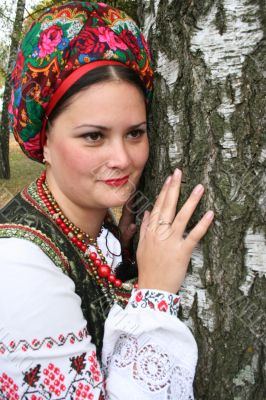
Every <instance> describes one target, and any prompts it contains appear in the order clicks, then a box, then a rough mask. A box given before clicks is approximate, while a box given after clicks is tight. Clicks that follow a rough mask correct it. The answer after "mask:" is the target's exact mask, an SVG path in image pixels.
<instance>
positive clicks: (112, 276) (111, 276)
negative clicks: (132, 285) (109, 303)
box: [108, 274, 116, 283]
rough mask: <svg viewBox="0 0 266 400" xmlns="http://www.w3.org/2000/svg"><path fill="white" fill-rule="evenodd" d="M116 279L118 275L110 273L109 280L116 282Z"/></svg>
mask: <svg viewBox="0 0 266 400" xmlns="http://www.w3.org/2000/svg"><path fill="white" fill-rule="evenodd" d="M115 280H116V277H115V275H114V274H110V275H109V276H108V281H109V282H111V283H114V282H115Z"/></svg>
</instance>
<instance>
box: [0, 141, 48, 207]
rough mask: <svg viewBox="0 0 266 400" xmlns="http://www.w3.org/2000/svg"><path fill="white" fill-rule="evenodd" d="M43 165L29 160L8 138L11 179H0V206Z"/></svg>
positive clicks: (33, 176) (36, 173) (40, 169)
mask: <svg viewBox="0 0 266 400" xmlns="http://www.w3.org/2000/svg"><path fill="white" fill-rule="evenodd" d="M42 169H43V166H42V165H41V164H39V163H37V162H35V161H32V160H30V159H29V158H27V157H26V155H25V154H24V153H23V152H22V150H21V149H20V147H19V145H18V144H17V142H16V141H15V140H14V139H13V138H12V139H11V140H10V170H11V179H9V180H6V179H0V208H1V207H3V206H4V205H5V204H6V203H7V202H8V201H9V200H11V198H12V197H13V196H15V194H17V193H18V192H20V191H21V190H22V189H23V188H24V187H25V186H26V185H28V184H29V183H30V182H32V181H33V180H34V179H35V178H37V176H38V175H39V174H40V173H41V171H42Z"/></svg>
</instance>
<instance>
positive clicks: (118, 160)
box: [106, 142, 131, 170]
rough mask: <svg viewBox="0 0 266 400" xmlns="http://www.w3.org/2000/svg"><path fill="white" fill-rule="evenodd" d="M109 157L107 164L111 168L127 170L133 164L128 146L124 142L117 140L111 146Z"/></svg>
mask: <svg viewBox="0 0 266 400" xmlns="http://www.w3.org/2000/svg"><path fill="white" fill-rule="evenodd" d="M108 156H109V159H108V160H107V163H106V165H107V166H108V167H109V168H117V169H121V170H126V169H127V168H128V167H129V165H130V164H131V158H130V154H129V151H128V148H127V146H126V144H125V143H123V142H115V143H114V144H113V145H112V146H110V148H109V154H108Z"/></svg>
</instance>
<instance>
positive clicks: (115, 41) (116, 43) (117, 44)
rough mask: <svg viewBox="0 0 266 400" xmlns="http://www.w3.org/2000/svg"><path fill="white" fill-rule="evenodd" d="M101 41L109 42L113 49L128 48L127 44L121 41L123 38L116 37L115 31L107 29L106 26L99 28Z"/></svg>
mask: <svg viewBox="0 0 266 400" xmlns="http://www.w3.org/2000/svg"><path fill="white" fill-rule="evenodd" d="M99 41H100V42H101V43H108V46H109V47H110V49H112V50H117V49H122V50H126V49H127V46H126V45H125V44H124V43H123V42H122V41H121V39H119V37H116V36H115V34H114V32H113V31H111V30H110V29H106V28H105V27H104V26H101V27H100V28H99Z"/></svg>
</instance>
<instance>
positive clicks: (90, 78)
mask: <svg viewBox="0 0 266 400" xmlns="http://www.w3.org/2000/svg"><path fill="white" fill-rule="evenodd" d="M115 79H121V80H122V81H126V82H129V83H132V85H134V86H135V87H136V88H138V89H139V90H140V91H141V92H142V93H143V95H144V97H145V94H146V88H145V85H144V83H143V82H142V80H141V79H140V77H139V75H138V74H137V73H136V72H135V71H134V70H132V69H131V68H127V67H124V66H123V65H121V66H120V65H106V66H103V67H98V68H95V69H93V70H92V71H89V72H87V73H86V74H85V75H83V76H82V77H81V78H80V79H79V80H78V81H77V82H76V83H74V84H73V86H71V88H70V89H69V90H68V91H67V92H66V93H65V94H64V95H63V97H62V98H61V99H60V100H59V102H58V103H57V104H56V106H55V108H54V109H53V111H52V112H51V114H50V116H49V122H50V124H51V123H52V122H53V120H54V119H55V118H56V117H58V116H59V115H60V113H61V112H62V111H63V110H65V108H66V107H67V106H68V105H69V104H70V99H71V98H72V97H73V96H74V95H75V94H77V93H79V92H80V91H82V90H85V89H87V88H88V87H90V86H91V85H94V84H95V83H100V82H106V81H112V80H115Z"/></svg>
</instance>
